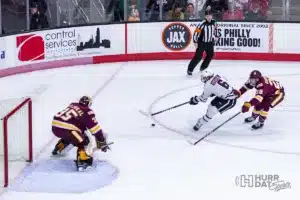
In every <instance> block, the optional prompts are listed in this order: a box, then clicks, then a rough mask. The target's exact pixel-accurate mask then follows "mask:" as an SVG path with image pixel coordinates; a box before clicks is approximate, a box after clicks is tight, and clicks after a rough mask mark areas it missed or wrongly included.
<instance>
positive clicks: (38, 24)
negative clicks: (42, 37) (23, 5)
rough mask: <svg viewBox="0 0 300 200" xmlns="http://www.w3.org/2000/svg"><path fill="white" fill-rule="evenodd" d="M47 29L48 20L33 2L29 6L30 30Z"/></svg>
mask: <svg viewBox="0 0 300 200" xmlns="http://www.w3.org/2000/svg"><path fill="white" fill-rule="evenodd" d="M43 28H49V24H48V19H47V17H46V15H45V14H43V13H41V12H40V11H39V8H38V5H37V4H36V3H35V2H34V3H32V5H31V20H30V30H37V29H43Z"/></svg>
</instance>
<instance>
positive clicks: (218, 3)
mask: <svg viewBox="0 0 300 200" xmlns="http://www.w3.org/2000/svg"><path fill="white" fill-rule="evenodd" d="M205 7H206V10H211V12H212V13H213V16H214V19H215V20H221V19H222V17H223V13H224V11H226V10H228V1H227V0H207V1H206V3H205Z"/></svg>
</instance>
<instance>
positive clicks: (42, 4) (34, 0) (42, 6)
mask: <svg viewBox="0 0 300 200" xmlns="http://www.w3.org/2000/svg"><path fill="white" fill-rule="evenodd" d="M29 3H30V5H33V4H36V5H37V7H38V9H39V11H40V13H42V14H46V12H47V9H48V6H47V3H46V1H45V0H30V1H29Z"/></svg>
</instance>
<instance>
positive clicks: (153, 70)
mask: <svg viewBox="0 0 300 200" xmlns="http://www.w3.org/2000/svg"><path fill="white" fill-rule="evenodd" d="M187 64H188V61H155V62H129V63H113V64H100V65H93V66H78V67H72V68H64V69H55V70H47V71H39V72H33V73H30V74H22V75H17V76H13V77H6V78H2V79H0V93H1V94H2V95H1V96H2V97H3V98H4V96H5V98H15V97H22V96H27V95H32V96H33V99H34V104H33V106H34V154H35V160H38V159H45V158H47V157H49V154H50V152H51V150H52V148H53V145H54V143H55V138H54V137H53V135H52V133H51V129H50V128H51V119H52V116H53V115H54V114H55V113H56V112H57V111H59V110H62V109H63V108H64V107H65V106H66V105H68V104H69V103H70V102H71V101H74V100H78V98H79V97H80V96H82V95H85V94H87V95H91V96H93V95H95V94H97V95H96V96H95V98H94V104H93V106H92V107H93V109H94V110H95V112H96V114H97V118H98V121H99V122H100V124H101V126H102V128H103V130H104V131H105V132H107V133H108V135H109V140H110V141H114V143H115V144H114V145H113V146H112V151H111V152H108V153H106V154H105V153H98V154H97V158H98V159H103V160H108V161H109V162H111V163H112V164H113V165H115V166H117V167H118V168H119V171H120V174H119V177H118V178H117V179H116V180H115V181H114V182H113V183H112V184H111V185H109V186H106V187H104V188H100V189H99V190H97V191H94V192H90V193H84V194H49V193H26V192H24V193H22V192H4V193H3V194H2V196H1V198H2V199H5V200H16V199H22V200H41V199H43V200H48V199H49V200H50V199H51V200H53V199H64V200H82V199H88V200H98V199H101V200H120V199H130V200H154V199H156V200H160V199H161V200H166V199H173V200H174V199H175V200H176V199H180V200H182V199H209V200H210V199H227V200H235V199H243V200H244V199H246V200H247V199H249V200H250V199H251V200H252V199H255V198H257V199H268V200H271V199H289V200H296V199H299V197H300V190H299V188H300V173H299V169H300V146H299V143H300V136H299V132H298V131H299V128H300V123H299V121H298V119H299V111H300V103H299V84H300V81H299V80H298V79H299V77H300V68H299V63H293V62H290V63H287V62H254V61H251V62H245V61H213V62H212V63H211V66H210V67H211V69H212V70H214V71H215V72H216V73H220V74H221V75H223V76H225V77H226V78H227V79H228V82H229V83H230V84H231V85H232V86H234V87H237V88H239V87H240V86H241V85H242V84H243V83H244V81H245V80H246V79H247V76H248V74H249V72H250V71H251V70H253V69H259V70H261V71H262V73H263V74H264V75H267V76H270V77H272V78H274V79H276V80H279V81H280V82H281V83H282V84H283V85H284V87H285V89H286V98H285V100H284V102H283V103H282V104H281V105H280V106H278V107H277V108H275V109H274V110H272V111H271V112H270V114H269V117H268V120H267V121H266V124H265V127H264V129H262V130H260V131H256V132H253V131H251V130H250V127H249V125H245V124H243V118H244V117H246V116H247V114H243V115H239V116H238V117H237V118H235V119H234V120H232V121H231V122H229V123H228V124H226V125H224V126H223V127H222V128H220V129H219V130H218V131H216V132H215V133H213V134H212V135H211V136H209V137H208V138H207V140H206V141H202V142H200V143H199V144H198V145H196V146H192V145H190V144H189V143H188V142H187V141H186V137H184V136H183V135H184V134H189V133H191V131H190V130H191V128H192V126H193V125H194V123H195V122H196V120H197V119H198V118H199V117H201V116H202V115H203V114H204V113H205V111H206V107H207V104H199V105H197V106H190V105H186V106H183V107H180V108H177V109H174V110H172V111H169V112H165V113H163V114H160V115H157V116H155V118H153V119H151V118H148V117H145V116H144V115H141V113H140V112H139V110H140V109H141V110H144V111H145V112H155V111H158V110H160V109H164V108H167V107H170V106H173V105H176V104H179V103H182V102H185V101H188V100H189V98H190V97H191V96H194V95H197V94H201V92H202V87H201V83H200V80H199V78H198V74H197V73H195V75H194V76H193V77H192V78H187V77H186V76H185V73H186V66H187ZM195 71H197V70H195ZM99 88H100V89H99ZM252 95H253V93H251V92H249V93H247V95H245V96H243V98H242V99H240V100H239V101H238V105H237V106H236V107H234V108H233V109H232V110H230V111H228V112H227V113H224V114H223V115H222V116H220V115H218V116H216V117H215V118H214V119H213V120H212V121H211V122H210V123H209V124H207V125H206V126H205V127H203V130H202V131H200V132H199V133H198V136H199V137H201V136H202V135H204V134H205V133H207V132H208V131H209V130H211V129H213V128H214V127H215V126H217V125H219V124H220V123H222V122H223V121H225V120H226V119H227V118H229V117H230V116H232V115H233V114H235V113H236V112H238V111H239V109H240V105H241V104H242V103H243V102H244V101H246V100H249V99H250V98H251V96H252ZM153 120H155V121H156V124H157V125H156V127H151V126H150V125H151V123H153ZM49 142H50V143H49ZM45 146H46V148H44V147H45ZM71 156H75V155H71ZM241 174H278V175H279V176H280V179H281V180H284V181H287V182H290V183H291V188H290V189H284V190H281V191H279V192H274V191H271V190H269V189H268V188H240V187H237V186H236V185H235V177H236V176H238V175H241ZM70 179H71V178H70ZM45 181H46V180H45ZM71 181H80V180H71ZM56 184H57V183H56Z"/></svg>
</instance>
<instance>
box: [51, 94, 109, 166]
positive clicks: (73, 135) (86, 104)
mask: <svg viewBox="0 0 300 200" xmlns="http://www.w3.org/2000/svg"><path fill="white" fill-rule="evenodd" d="M91 104H92V99H91V98H90V97H88V96H83V97H81V98H80V100H79V103H71V104H70V105H69V106H68V107H67V108H66V109H65V110H63V111H61V112H59V113H57V114H56V115H55V116H54V119H53V121H52V132H53V134H54V135H55V136H57V137H58V138H60V140H59V141H58V142H57V144H56V145H55V148H54V150H53V151H52V154H53V155H59V154H64V153H66V152H67V151H69V150H70V149H71V148H72V147H73V146H76V147H77V159H76V161H75V162H76V166H77V169H78V171H84V170H86V169H87V168H90V166H91V165H92V164H93V157H91V156H89V155H88V154H87V153H86V151H85V147H86V146H87V145H88V144H89V142H90V141H89V139H88V137H87V135H86V134H85V131H86V130H88V131H90V133H91V134H93V135H94V136H95V139H96V144H97V148H98V149H101V150H102V151H104V152H106V151H107V150H108V149H109V147H108V145H107V143H106V138H105V136H104V134H103V132H102V129H101V128H100V126H99V124H98V122H97V120H96V117H95V114H94V112H93V111H92V110H91V109H90V106H91Z"/></svg>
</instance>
